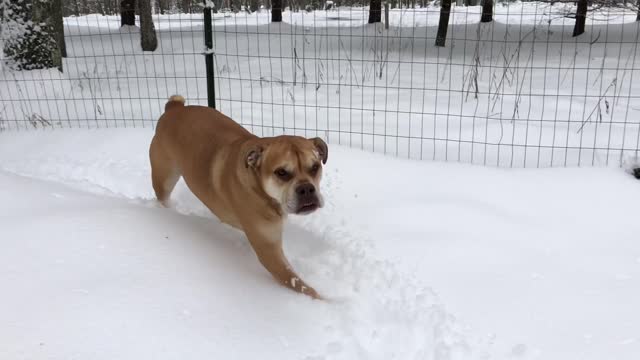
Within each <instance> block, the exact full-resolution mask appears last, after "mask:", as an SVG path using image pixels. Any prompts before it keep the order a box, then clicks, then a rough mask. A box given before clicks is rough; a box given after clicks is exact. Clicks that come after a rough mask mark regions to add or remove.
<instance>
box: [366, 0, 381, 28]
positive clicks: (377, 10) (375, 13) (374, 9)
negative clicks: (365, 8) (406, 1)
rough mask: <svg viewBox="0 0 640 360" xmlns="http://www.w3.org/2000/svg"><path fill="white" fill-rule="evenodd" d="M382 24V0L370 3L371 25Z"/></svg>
mask: <svg viewBox="0 0 640 360" xmlns="http://www.w3.org/2000/svg"><path fill="white" fill-rule="evenodd" d="M379 22H382V0H370V1H369V24H373V23H379Z"/></svg>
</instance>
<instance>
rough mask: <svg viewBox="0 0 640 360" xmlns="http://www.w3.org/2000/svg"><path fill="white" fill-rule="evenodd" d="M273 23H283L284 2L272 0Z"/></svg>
mask: <svg viewBox="0 0 640 360" xmlns="http://www.w3.org/2000/svg"><path fill="white" fill-rule="evenodd" d="M271 22H282V0H271Z"/></svg>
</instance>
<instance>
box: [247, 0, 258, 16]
mask: <svg viewBox="0 0 640 360" xmlns="http://www.w3.org/2000/svg"><path fill="white" fill-rule="evenodd" d="M249 6H250V9H251V12H252V13H254V12H256V11H258V9H260V4H258V0H250V2H249Z"/></svg>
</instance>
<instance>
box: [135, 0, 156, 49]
mask: <svg viewBox="0 0 640 360" xmlns="http://www.w3.org/2000/svg"><path fill="white" fill-rule="evenodd" d="M138 10H139V11H140V44H141V45H142V51H155V50H156V48H157V47H158V39H157V38H156V29H155V26H154V25H153V18H152V17H151V0H139V1H138Z"/></svg>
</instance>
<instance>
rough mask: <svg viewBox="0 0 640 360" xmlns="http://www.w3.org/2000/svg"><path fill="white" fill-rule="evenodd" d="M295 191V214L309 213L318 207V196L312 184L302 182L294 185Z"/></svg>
mask: <svg viewBox="0 0 640 360" xmlns="http://www.w3.org/2000/svg"><path fill="white" fill-rule="evenodd" d="M295 191H296V199H297V206H296V209H295V213H296V214H298V215H304V214H309V213H311V212H313V211H315V210H317V209H318V208H319V207H320V198H319V197H318V194H317V192H316V187H315V186H314V185H313V184H311V183H302V184H300V185H298V186H297V187H296V190H295Z"/></svg>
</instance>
